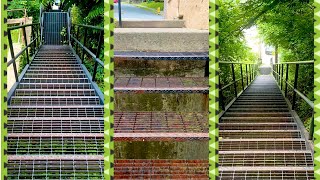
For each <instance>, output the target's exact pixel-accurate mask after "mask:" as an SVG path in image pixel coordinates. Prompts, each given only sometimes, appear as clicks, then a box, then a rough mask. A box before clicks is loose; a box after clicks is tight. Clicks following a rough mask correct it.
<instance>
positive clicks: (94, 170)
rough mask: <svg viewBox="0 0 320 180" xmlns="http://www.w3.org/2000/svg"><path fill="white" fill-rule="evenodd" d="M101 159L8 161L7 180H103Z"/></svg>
mask: <svg viewBox="0 0 320 180" xmlns="http://www.w3.org/2000/svg"><path fill="white" fill-rule="evenodd" d="M103 167H104V164H103V160H102V159H98V160H95V159H87V160H86V159H83V160H77V159H72V157H70V159H69V160H60V159H59V157H57V158H56V159H53V160H52V159H48V160H45V159H43V160H37V159H36V160H31V159H26V160H25V159H21V160H17V159H15V160H10V159H9V161H8V179H104V177H103Z"/></svg>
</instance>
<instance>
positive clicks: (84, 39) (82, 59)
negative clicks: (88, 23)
mask: <svg viewBox="0 0 320 180" xmlns="http://www.w3.org/2000/svg"><path fill="white" fill-rule="evenodd" d="M87 31H88V29H87V28H85V29H84V37H83V46H84V47H85V46H86V43H87ZM84 52H85V50H84V48H83V49H82V55H81V56H82V58H81V63H82V64H83V61H84Z"/></svg>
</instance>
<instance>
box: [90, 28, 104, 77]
mask: <svg viewBox="0 0 320 180" xmlns="http://www.w3.org/2000/svg"><path fill="white" fill-rule="evenodd" d="M102 43H103V31H100V35H99V43H98V49H97V52H96V57H97V58H99V54H100V52H101V50H100V49H101V46H102ZM97 68H98V62H97V61H95V62H94V68H93V75H92V81H95V80H96V74H97Z"/></svg>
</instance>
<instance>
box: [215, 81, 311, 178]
mask: <svg viewBox="0 0 320 180" xmlns="http://www.w3.org/2000/svg"><path fill="white" fill-rule="evenodd" d="M219 127H220V128H219V129H220V130H219V131H220V140H219V171H220V179H221V180H231V179H234V180H238V179H314V176H313V152H312V148H311V146H310V144H309V142H308V140H307V137H305V133H304V132H303V130H302V128H301V126H299V124H298V122H297V120H296V119H295V118H294V116H293V115H292V112H291V110H290V109H289V107H288V105H287V102H286V100H285V98H284V96H283V95H282V93H281V91H280V89H279V87H278V85H277V83H276V81H275V79H274V78H273V76H271V75H260V76H258V77H257V78H256V79H255V80H254V81H253V82H252V83H251V85H249V86H248V88H247V89H246V90H245V91H244V92H243V93H242V94H241V95H240V96H239V97H238V98H237V99H236V101H235V102H234V103H233V104H232V105H231V106H230V107H229V109H228V110H227V111H226V112H225V113H224V115H223V116H222V117H221V118H220V122H219Z"/></svg>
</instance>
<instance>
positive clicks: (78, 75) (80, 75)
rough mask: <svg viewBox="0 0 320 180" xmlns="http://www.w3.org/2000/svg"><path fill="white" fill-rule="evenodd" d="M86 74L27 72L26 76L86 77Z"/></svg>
mask: <svg viewBox="0 0 320 180" xmlns="http://www.w3.org/2000/svg"><path fill="white" fill-rule="evenodd" d="M86 77H87V76H86V75H85V74H40V73H39V74H33V73H26V74H25V76H24V78H41V79H43V78H72V79H73V78H86Z"/></svg>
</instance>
